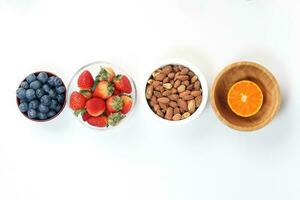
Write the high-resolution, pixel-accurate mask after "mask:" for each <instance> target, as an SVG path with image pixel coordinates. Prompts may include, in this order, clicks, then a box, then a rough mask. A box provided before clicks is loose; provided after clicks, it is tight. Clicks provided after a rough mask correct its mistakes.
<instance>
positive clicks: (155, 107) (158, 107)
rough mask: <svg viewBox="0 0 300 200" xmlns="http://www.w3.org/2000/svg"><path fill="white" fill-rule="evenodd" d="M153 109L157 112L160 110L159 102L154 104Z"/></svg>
mask: <svg viewBox="0 0 300 200" xmlns="http://www.w3.org/2000/svg"><path fill="white" fill-rule="evenodd" d="M153 109H154V111H155V112H157V111H158V110H160V106H159V105H158V104H155V105H154V106H153Z"/></svg>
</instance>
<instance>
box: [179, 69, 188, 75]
mask: <svg viewBox="0 0 300 200" xmlns="http://www.w3.org/2000/svg"><path fill="white" fill-rule="evenodd" d="M189 71H190V70H189V69H188V68H186V67H185V68H183V69H182V70H181V72H180V74H181V75H186V74H187V73H189Z"/></svg>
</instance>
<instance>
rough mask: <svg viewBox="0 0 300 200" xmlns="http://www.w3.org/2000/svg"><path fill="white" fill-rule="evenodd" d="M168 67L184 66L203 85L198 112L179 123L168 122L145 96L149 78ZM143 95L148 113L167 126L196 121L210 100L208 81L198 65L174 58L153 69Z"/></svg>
mask: <svg viewBox="0 0 300 200" xmlns="http://www.w3.org/2000/svg"><path fill="white" fill-rule="evenodd" d="M166 65H183V66H185V67H187V68H189V69H190V70H192V71H193V72H194V73H195V74H196V75H197V76H198V80H199V81H200V83H201V87H202V102H201V104H200V106H199V107H198V108H197V110H196V111H195V112H194V113H193V114H192V115H191V116H189V117H188V118H186V119H182V120H179V121H171V120H167V119H164V118H161V117H159V116H158V115H157V114H156V113H155V112H154V111H153V110H152V109H151V108H150V106H149V105H148V102H147V99H146V96H145V91H146V87H147V81H148V79H149V77H150V76H151V74H152V73H153V72H154V71H155V70H157V69H159V68H161V67H164V66H166ZM143 95H144V100H145V102H146V107H147V110H148V112H150V113H151V115H152V116H153V118H155V119H158V120H159V121H161V122H162V123H165V124H169V125H181V124H186V123H189V122H191V121H193V120H194V119H196V118H197V117H198V116H199V115H200V114H201V113H202V112H203V110H204V108H205V106H206V103H207V99H208V87H207V82H206V79H205V77H204V75H203V74H202V72H201V71H200V69H199V68H198V67H197V66H196V65H194V64H192V63H190V62H188V61H185V60H181V59H177V58H174V59H167V60H163V61H162V62H159V63H158V64H156V65H155V67H154V68H152V71H150V72H149V73H148V76H147V79H146V84H145V88H144V94H143Z"/></svg>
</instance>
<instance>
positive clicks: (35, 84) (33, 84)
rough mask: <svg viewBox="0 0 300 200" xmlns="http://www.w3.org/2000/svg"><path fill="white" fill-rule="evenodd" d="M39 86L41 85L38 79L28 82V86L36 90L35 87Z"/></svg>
mask: <svg viewBox="0 0 300 200" xmlns="http://www.w3.org/2000/svg"><path fill="white" fill-rule="evenodd" d="M40 87H42V84H41V82H40V81H38V80H36V81H33V82H31V83H30V88H31V89H34V90H36V89H39V88H40Z"/></svg>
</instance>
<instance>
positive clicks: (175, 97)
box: [169, 94, 179, 101]
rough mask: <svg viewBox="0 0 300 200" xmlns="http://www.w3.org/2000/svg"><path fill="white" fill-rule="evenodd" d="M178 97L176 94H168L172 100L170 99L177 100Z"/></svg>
mask: <svg viewBox="0 0 300 200" xmlns="http://www.w3.org/2000/svg"><path fill="white" fill-rule="evenodd" d="M178 98H179V96H178V94H171V95H170V96H169V99H170V100H172V101H177V100H178Z"/></svg>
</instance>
